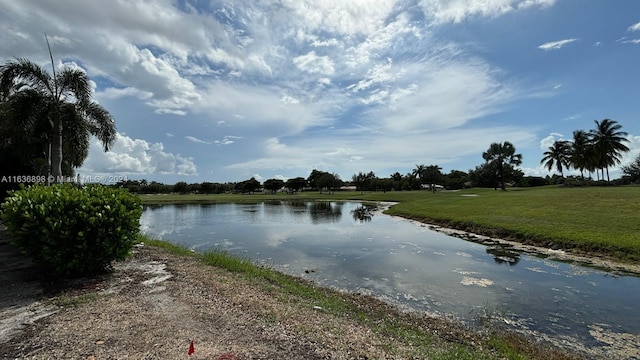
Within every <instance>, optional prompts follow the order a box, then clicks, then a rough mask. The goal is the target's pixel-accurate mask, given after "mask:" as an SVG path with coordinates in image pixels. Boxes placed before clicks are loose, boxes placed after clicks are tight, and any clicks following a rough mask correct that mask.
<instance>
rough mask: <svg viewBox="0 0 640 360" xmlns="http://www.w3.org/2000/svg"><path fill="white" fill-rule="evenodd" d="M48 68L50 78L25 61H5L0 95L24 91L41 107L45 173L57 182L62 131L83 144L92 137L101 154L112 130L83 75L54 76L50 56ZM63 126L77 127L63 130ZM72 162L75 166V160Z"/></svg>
mask: <svg viewBox="0 0 640 360" xmlns="http://www.w3.org/2000/svg"><path fill="white" fill-rule="evenodd" d="M50 55H51V52H50ZM51 65H52V69H53V75H51V74H49V73H48V72H47V71H46V70H45V69H44V68H43V67H41V66H39V65H37V64H35V63H33V62H31V61H29V60H27V59H23V58H17V59H15V60H10V61H6V62H5V63H4V64H3V65H2V66H0V96H2V97H3V98H4V99H8V98H9V97H12V96H18V94H21V93H23V92H26V91H28V92H30V94H31V96H36V97H39V98H40V100H41V102H42V103H43V104H44V105H45V106H44V108H43V109H44V110H43V111H42V112H41V113H40V114H38V118H37V119H36V120H37V123H38V126H40V127H43V126H44V127H45V128H46V140H47V143H48V149H47V151H46V153H47V160H48V166H49V171H50V174H51V175H53V176H54V179H55V181H58V179H60V178H61V176H62V166H63V161H62V160H63V157H62V153H63V143H64V142H63V139H62V134H63V129H64V133H65V135H68V134H69V132H71V133H72V134H75V135H79V136H80V139H81V140H83V141H84V139H86V140H87V141H88V134H91V135H94V136H96V137H97V138H98V139H99V140H100V142H101V143H102V145H103V147H104V150H105V151H107V150H108V149H109V147H110V146H111V145H112V144H113V142H114V141H115V137H116V129H115V122H114V120H113V117H112V116H111V114H109V112H108V111H107V110H105V109H104V108H103V107H102V106H100V105H99V104H97V103H95V102H94V101H92V99H91V87H90V84H89V78H88V77H87V74H86V73H85V72H83V71H81V70H78V69H71V68H63V69H62V70H61V71H60V72H58V73H56V69H55V67H54V66H53V56H51ZM32 115H33V114H32ZM65 125H68V126H69V125H71V126H76V127H77V128H76V129H73V128H72V129H65ZM78 129H79V130H81V131H80V132H79V133H78V132H77V131H75V130H78ZM84 157H86V155H85V156H84ZM76 160H77V159H76ZM82 160H84V158H83V159H82ZM73 163H74V165H75V164H77V163H78V161H73Z"/></svg>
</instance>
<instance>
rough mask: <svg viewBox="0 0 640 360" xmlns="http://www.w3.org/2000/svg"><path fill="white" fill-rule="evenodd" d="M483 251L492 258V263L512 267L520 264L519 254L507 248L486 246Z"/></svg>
mask: <svg viewBox="0 0 640 360" xmlns="http://www.w3.org/2000/svg"><path fill="white" fill-rule="evenodd" d="M485 251H486V252H487V254H490V255H491V256H493V261H495V263H496V264H500V265H502V264H508V265H510V266H514V265H517V264H518V263H519V262H520V253H519V252H517V251H514V250H513V249H511V248H509V247H508V246H504V245H494V246H488V247H487V249H486V250H485Z"/></svg>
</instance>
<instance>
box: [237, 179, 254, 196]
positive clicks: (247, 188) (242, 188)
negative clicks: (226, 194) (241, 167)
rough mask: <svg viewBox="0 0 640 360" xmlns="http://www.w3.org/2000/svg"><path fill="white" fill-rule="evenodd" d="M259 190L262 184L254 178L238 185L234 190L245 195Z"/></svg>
mask: <svg viewBox="0 0 640 360" xmlns="http://www.w3.org/2000/svg"><path fill="white" fill-rule="evenodd" d="M259 188H260V182H259V181H258V180H256V178H253V177H252V178H251V179H249V180H245V181H242V182H239V183H237V184H236V185H235V187H234V189H233V190H234V191H236V192H240V193H243V194H244V193H253V192H254V191H256V190H258V189H259Z"/></svg>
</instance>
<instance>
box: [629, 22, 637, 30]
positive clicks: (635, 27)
mask: <svg viewBox="0 0 640 360" xmlns="http://www.w3.org/2000/svg"><path fill="white" fill-rule="evenodd" d="M639 30H640V22H638V23H635V24H633V25H631V26H629V28H627V31H639Z"/></svg>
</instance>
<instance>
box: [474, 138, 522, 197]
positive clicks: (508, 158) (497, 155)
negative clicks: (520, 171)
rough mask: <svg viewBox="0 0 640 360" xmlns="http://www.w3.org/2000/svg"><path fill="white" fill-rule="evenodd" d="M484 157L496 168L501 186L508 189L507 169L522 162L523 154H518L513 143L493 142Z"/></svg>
mask: <svg viewBox="0 0 640 360" xmlns="http://www.w3.org/2000/svg"><path fill="white" fill-rule="evenodd" d="M482 158H483V159H484V160H485V161H486V162H487V164H488V165H489V166H490V167H491V168H493V169H495V170H496V175H497V176H498V181H499V183H500V188H501V189H502V190H506V187H505V174H506V172H507V170H512V169H513V166H518V165H520V164H522V154H516V148H515V147H514V146H513V144H512V143H510V142H508V141H505V142H504V143H502V144H500V143H492V144H491V145H490V146H489V149H488V150H487V151H485V152H483V153H482Z"/></svg>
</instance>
